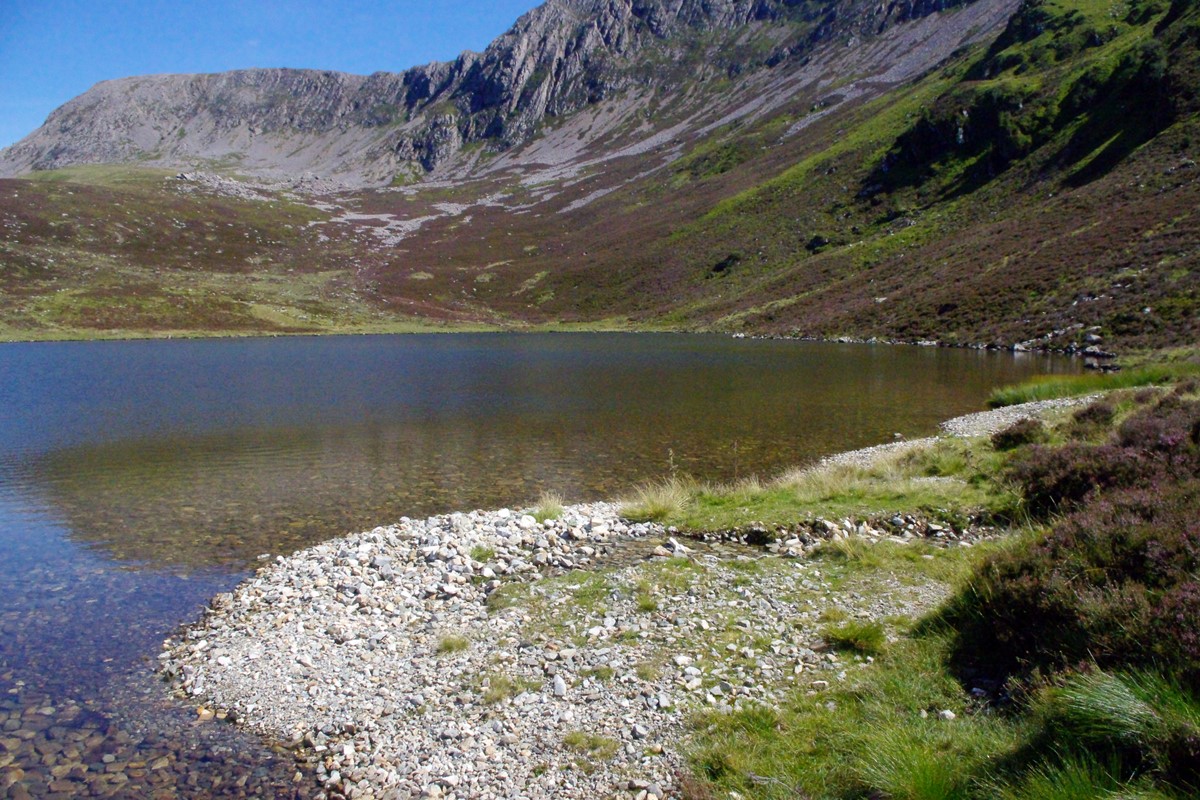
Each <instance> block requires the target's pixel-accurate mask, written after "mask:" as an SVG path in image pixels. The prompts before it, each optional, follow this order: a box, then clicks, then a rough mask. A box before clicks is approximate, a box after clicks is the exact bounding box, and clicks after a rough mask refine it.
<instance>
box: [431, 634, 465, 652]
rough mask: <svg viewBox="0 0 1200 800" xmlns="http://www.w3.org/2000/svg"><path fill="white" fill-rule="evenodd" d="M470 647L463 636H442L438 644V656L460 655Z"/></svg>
mask: <svg viewBox="0 0 1200 800" xmlns="http://www.w3.org/2000/svg"><path fill="white" fill-rule="evenodd" d="M470 646H471V640H470V639H468V638H467V637H465V636H457V635H452V636H443V637H442V638H441V641H439V642H438V646H437V652H438V655H447V654H450V653H461V652H462V651H463V650H466V649H467V648H468V647H470Z"/></svg>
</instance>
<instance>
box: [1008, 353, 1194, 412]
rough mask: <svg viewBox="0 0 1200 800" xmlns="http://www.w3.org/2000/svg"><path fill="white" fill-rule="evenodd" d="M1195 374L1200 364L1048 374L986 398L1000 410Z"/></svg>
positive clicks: (1150, 383) (1179, 363) (1161, 381)
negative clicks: (1076, 373)
mask: <svg viewBox="0 0 1200 800" xmlns="http://www.w3.org/2000/svg"><path fill="white" fill-rule="evenodd" d="M1197 375H1200V364H1195V363H1189V362H1182V361H1181V362H1175V363H1167V364H1152V365H1147V366H1144V367H1138V368H1136V369H1125V370H1121V371H1120V372H1107V373H1087V374H1084V375H1048V376H1045V377H1041V378H1035V379H1033V380H1029V381H1026V382H1024V383H1019V384H1016V385H1013V386H1004V387H1001V388H999V389H997V390H996V391H994V392H992V394H991V397H989V398H988V405H989V406H991V407H992V408H1000V407H1002V406H1012V405H1017V404H1019V403H1030V402H1033V401H1035V400H1053V399H1056V398H1059V397H1078V396H1079V395H1086V394H1092V393H1095V392H1107V391H1111V390H1113V389H1130V388H1134V387H1138V386H1158V385H1162V384H1167V383H1171V382H1173V381H1177V380H1180V379H1181V378H1187V377H1194V376H1197Z"/></svg>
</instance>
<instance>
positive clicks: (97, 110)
mask: <svg viewBox="0 0 1200 800" xmlns="http://www.w3.org/2000/svg"><path fill="white" fill-rule="evenodd" d="M960 1H961V0H945V1H944V2H941V1H940V0H893V2H891V3H879V2H867V1H866V0H851V1H850V2H829V0H825V1H824V2H809V1H805V2H796V1H795V0H653V1H649V2H648V1H647V0H637V2H633V0H550V2H548V3H546V4H545V5H543V6H540V7H538V8H536V9H534V10H533V11H531V12H529V13H528V14H526V15H525V16H523V17H522V18H521V19H520V20H518V21H517V23H516V24H515V25H514V26H513V28H512V29H511V30H509V31H508V32H507V33H506V34H504V35H503V36H501V37H500V38H499V39H497V40H496V41H495V42H493V43H492V44H491V45H490V46H489V47H488V48H487V49H486V50H485V51H484V52H483V53H464V54H463V55H461V56H460V57H459V58H458V59H457V60H455V61H454V62H452V63H435V64H429V65H426V66H421V67H415V68H413V69H410V70H408V71H406V72H402V73H386V72H378V73H375V74H373V75H370V76H359V75H347V74H344V73H337V72H319V71H314V70H290V69H256V70H242V71H235V72H227V73H220V74H215V75H154V76H148V77H137V78H124V79H120V80H114V81H107V82H104V83H101V84H99V85H97V86H95V87H94V88H92V89H91V90H89V91H88V92H86V93H84V94H83V95H81V96H79V97H77V98H75V99H74V100H72V101H70V102H68V103H67V104H66V105H64V106H62V107H61V108H59V109H58V110H56V111H55V112H54V113H53V114H51V116H50V118H49V119H48V120H47V121H46V123H45V125H43V126H42V128H41V129H39V130H38V131H36V132H35V133H33V134H32V135H30V136H29V137H27V138H26V139H24V140H23V141H21V142H19V143H18V144H16V145H14V146H13V147H11V148H9V149H8V150H6V151H4V152H3V153H0V175H10V176H11V175H16V174H21V173H24V172H27V171H30V170H47V169H56V168H60V167H65V166H71V165H76V164H94V163H127V162H134V161H138V162H141V163H143V164H148V165H165V166H171V167H180V168H185V167H186V168H195V167H199V166H206V165H209V166H211V165H216V166H225V167H230V166H236V167H237V168H238V170H239V171H240V172H242V173H243V174H248V175H255V176H260V177H271V178H286V177H288V176H291V175H295V174H297V173H305V172H310V173H315V174H317V175H320V176H322V177H333V178H336V179H339V180H341V181H342V182H343V183H345V184H348V185H377V184H386V183H388V182H390V181H392V180H394V179H395V178H396V177H397V176H400V178H401V179H403V180H407V179H415V178H417V177H422V176H424V174H425V173H427V172H441V173H449V174H450V175H453V176H462V175H464V174H470V173H471V171H472V170H471V167H472V165H473V164H474V162H475V160H476V159H474V158H469V157H467V156H465V155H464V149H468V148H470V147H471V146H472V145H484V146H485V147H486V148H487V149H488V150H489V151H491V152H504V151H508V150H511V149H512V148H513V147H516V146H519V145H522V144H525V143H527V142H528V141H529V140H530V139H531V138H532V137H533V136H535V135H536V134H537V133H538V132H539V131H540V130H542V129H543V128H544V126H545V125H546V124H547V123H548V122H550V121H555V120H562V119H569V118H571V117H572V116H573V115H575V114H577V113H578V112H580V111H581V110H583V109H585V108H595V107H602V108H603V112H602V113H603V115H604V116H605V117H606V121H605V124H604V125H602V126H592V127H590V128H589V130H588V131H586V132H585V133H584V135H583V136H582V137H580V140H579V141H578V143H577V145H576V147H587V146H591V145H597V146H603V145H604V144H605V142H606V141H607V140H608V139H611V135H612V133H613V131H614V130H617V129H619V128H621V127H622V126H641V125H642V124H643V122H645V121H648V122H649V124H650V126H652V127H655V128H656V129H658V130H665V129H667V127H668V125H666V124H665V122H666V120H668V119H669V120H670V122H671V123H672V124H673V126H674V127H673V128H672V129H673V130H674V129H675V128H676V127H677V126H678V125H679V124H681V123H686V122H691V123H693V125H692V127H694V128H695V127H700V126H701V125H702V124H703V122H704V121H711V120H713V119H717V118H718V117H716V116H715V115H714V114H713V113H712V112H713V108H712V105H713V103H714V102H715V103H717V104H718V105H724V106H729V110H731V111H733V112H734V113H736V111H737V109H736V103H734V104H732V105H731V104H730V102H729V101H730V100H733V99H734V97H735V96H737V95H745V96H747V99H749V98H753V99H755V100H757V101H758V102H759V103H761V102H763V100H764V99H765V98H764V92H765V91H767V90H768V89H769V87H768V86H765V85H763V84H764V83H772V82H779V81H780V80H787V79H788V78H789V77H792V73H794V72H795V71H796V70H797V69H799V68H801V67H802V66H803V64H804V63H805V61H806V59H807V57H808V56H809V55H810V54H811V53H812V52H813V51H814V50H815V49H818V48H820V46H821V45H823V44H830V43H834V42H846V43H851V42H857V41H860V40H864V39H871V38H874V37H877V36H878V35H879V34H881V33H885V32H887V31H889V30H890V29H892V28H893V27H894V26H896V25H898V24H901V23H904V22H906V21H910V20H914V19H919V18H921V17H925V16H928V15H929V14H931V13H934V12H935V11H938V10H939V9H941V8H942V7H943V6H950V5H955V4H957V3H958V2H960ZM985 5H986V6H988V7H989V8H990V7H995V8H997V9H1001V10H1004V9H1006V10H1008V11H1011V6H1010V4H1007V3H987V4H985ZM999 13H1003V11H1000V12H999ZM998 19H999V17H998V16H997V15H996V14H993V15H989V16H986V17H985V18H984V19H983V20H982V21H981V29H980V31H979V33H986V32H987V30H988V29H989V28H991V27H994V26H995V24H996V23H997V21H998ZM902 41H903V37H900V41H899V42H898V43H902ZM963 41H964V39H963V37H962V35H961V32H959V35H958V37H957V38H956V39H955V40H954V41H953V42H949V44H951V45H957V44H961V43H962V42H963ZM947 52H948V51H947V50H946V49H945V47H944V46H942V47H936V46H935V47H934V48H932V49H931V50H930V52H928V53H927V54H925V55H924V56H922V57H921V58H920V64H919V68H927V67H928V66H929V65H931V64H932V63H936V60H937V59H938V58H940V57H944V56H945V55H946V53H947ZM768 73H769V74H770V78H765V75H766V74H768ZM756 79H757V80H756ZM768 102H769V101H768ZM475 155H476V156H477V155H478V151H475Z"/></svg>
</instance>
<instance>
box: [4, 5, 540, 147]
mask: <svg viewBox="0 0 1200 800" xmlns="http://www.w3.org/2000/svg"><path fill="white" fill-rule="evenodd" d="M539 2H540V0H450V1H449V2H448V1H447V0H391V2H385V1H384V0H347V1H344V2H343V1H341V0H325V2H319V0H295V2H288V1H286V0H261V1H260V0H240V2H238V1H236V0H205V1H204V2H192V1H191V0H107V1H106V0H0V147H5V146H7V145H10V144H12V143H13V142H15V141H17V140H18V139H20V138H21V137H23V136H25V135H26V134H28V133H30V132H31V131H33V130H34V129H35V128H37V127H38V126H39V125H41V124H42V123H43V122H44V121H45V119H46V116H47V115H49V113H50V112H51V111H53V110H54V109H55V108H57V107H58V106H60V105H62V104H63V103H65V102H66V101H67V100H70V99H71V98H72V97H75V96H76V95H78V94H82V93H83V92H84V91H86V90H87V89H88V88H89V87H90V86H92V85H93V84H95V83H97V82H99V81H102V80H107V79H109V78H123V77H126V76H129V75H148V74H153V73H162V72H219V71H222V70H228V69H240V68H247V67H309V68H313V69H333V70H340V71H343V72H357V73H362V74H367V73H371V72H375V71H378V70H385V71H400V70H403V69H405V68H407V67H411V66H415V65H417V64H424V63H427V62H429V61H448V60H450V59H453V58H454V57H455V56H457V55H458V54H459V53H460V52H462V51H463V50H482V49H483V48H484V47H486V46H487V44H488V42H490V41H491V40H492V39H494V38H495V37H496V36H499V35H500V34H501V33H503V32H504V31H506V30H508V28H509V27H510V26H511V25H512V23H513V22H515V21H516V19H517V17H519V16H520V15H521V14H523V13H525V12H526V11H528V10H530V9H531V8H533V7H535V6H537V5H539Z"/></svg>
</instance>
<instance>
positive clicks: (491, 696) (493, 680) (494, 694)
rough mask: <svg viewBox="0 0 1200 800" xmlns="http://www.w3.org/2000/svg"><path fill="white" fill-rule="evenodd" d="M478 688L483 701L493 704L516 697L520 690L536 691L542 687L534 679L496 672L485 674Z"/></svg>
mask: <svg viewBox="0 0 1200 800" xmlns="http://www.w3.org/2000/svg"><path fill="white" fill-rule="evenodd" d="M480 688H481V690H482V692H483V702H484V703H485V704H487V705H495V704H496V703H500V702H503V701H505V700H507V699H509V698H511V697H516V696H517V695H519V694H520V693H521V692H526V691H537V690H538V689H540V688H542V684H541V683H539V682H536V681H525V680H517V679H514V678H511V677H509V676H508V675H505V674H503V673H499V672H496V673H491V674H489V675H487V676H486V677H485V678H484V679H483V682H482V685H481V687H480Z"/></svg>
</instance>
